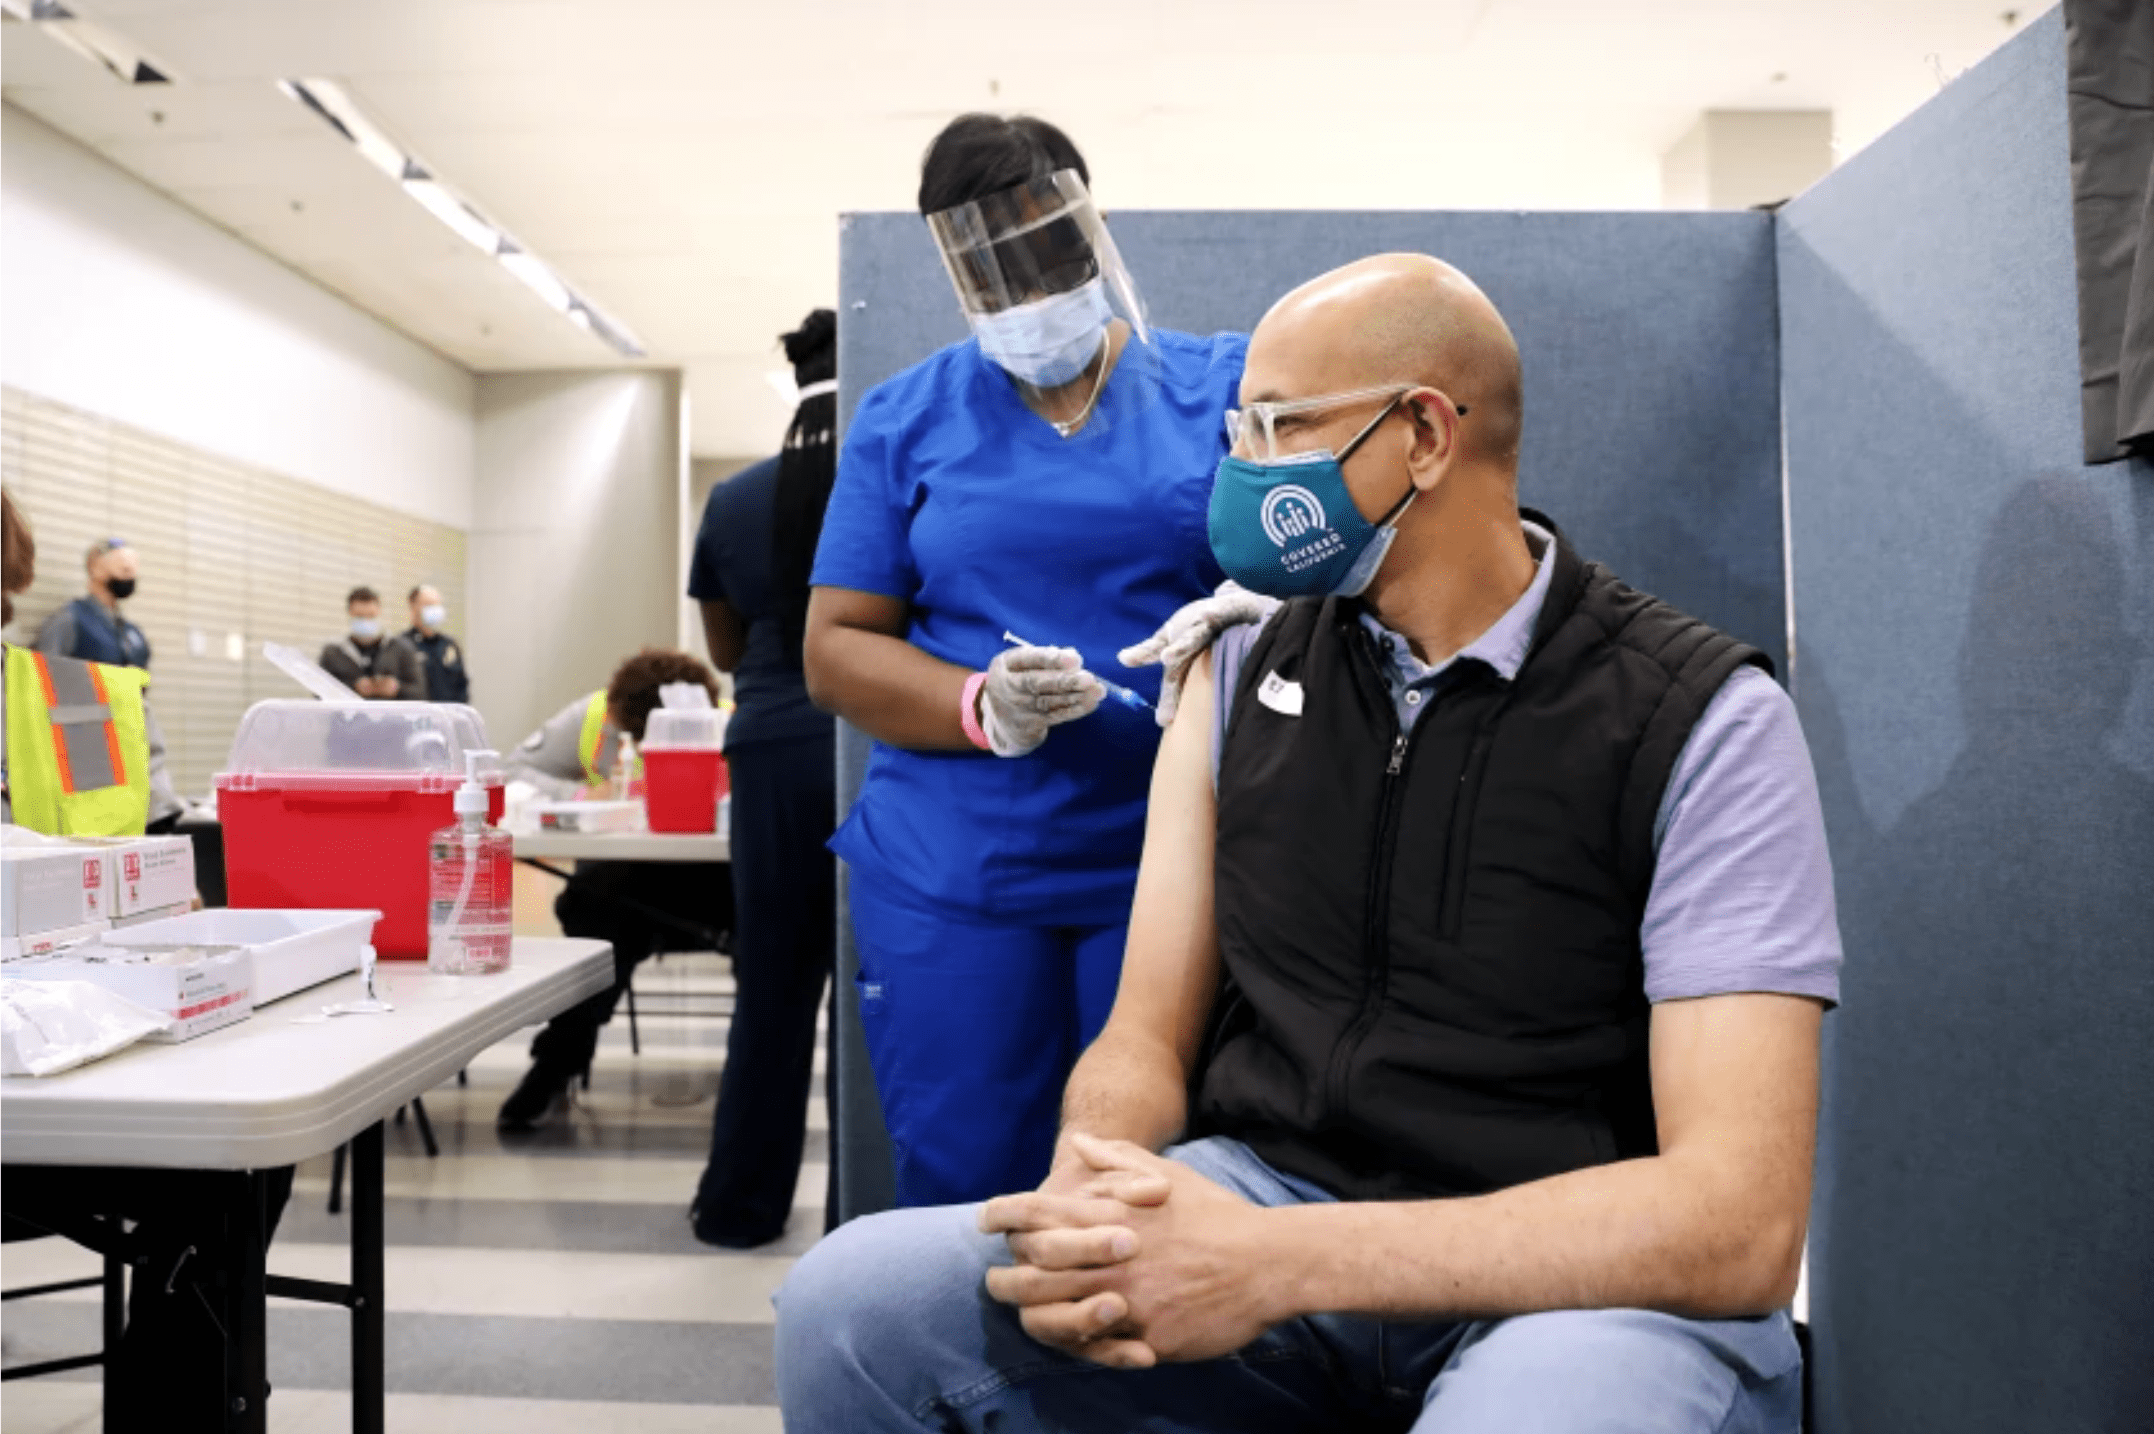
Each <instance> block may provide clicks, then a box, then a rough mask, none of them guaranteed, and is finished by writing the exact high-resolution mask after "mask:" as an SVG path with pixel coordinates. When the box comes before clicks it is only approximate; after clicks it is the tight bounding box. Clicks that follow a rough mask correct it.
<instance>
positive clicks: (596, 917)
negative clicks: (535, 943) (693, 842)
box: [531, 861, 733, 1079]
mask: <svg viewBox="0 0 2154 1434" xmlns="http://www.w3.org/2000/svg"><path fill="white" fill-rule="evenodd" d="M553 913H554V916H555V917H556V918H558V919H559V920H560V922H561V930H562V932H563V934H565V935H569V936H587V937H592V938H594V939H596V940H600V941H610V942H612V943H613V971H614V979H613V985H612V986H611V987H610V988H609V989H607V990H604V991H601V992H599V993H598V994H597V995H596V996H592V997H590V998H589V999H588V1000H585V1001H583V1002H581V1003H580V1004H578V1005H574V1006H571V1007H569V1008H568V1009H567V1010H566V1011H563V1012H562V1013H561V1014H560V1015H558V1016H555V1017H554V1018H553V1019H552V1020H551V1021H549V1022H547V1024H546V1029H544V1030H543V1031H540V1032H539V1033H538V1036H537V1037H536V1038H535V1039H534V1040H533V1041H532V1042H531V1059H532V1061H533V1062H534V1063H536V1064H538V1065H540V1066H543V1067H545V1068H546V1069H548V1070H549V1071H551V1072H553V1073H554V1074H555V1075H557V1076H560V1077H562V1078H564V1079H565V1078H566V1077H568V1076H572V1075H576V1074H578V1073H580V1072H582V1071H583V1070H584V1069H586V1068H587V1067H588V1066H589V1065H590V1064H591V1056H592V1054H593V1053H594V1052H596V1051H597V1050H598V1030H599V1027H601V1026H603V1025H605V1024H606V1022H608V1021H610V1020H612V1019H613V1008H614V1006H615V1005H616V1004H618V1003H619V1001H620V999H621V993H622V992H623V991H626V990H627V989H628V978H629V976H630V975H631V974H632V973H633V972H634V971H635V969H636V964H637V963H638V962H640V961H641V960H643V958H644V957H646V956H648V955H650V954H651V953H652V952H653V951H656V950H658V949H659V948H660V946H661V944H663V946H664V947H665V948H666V949H668V950H674V951H692V950H700V949H707V948H708V947H709V946H710V945H711V944H712V943H713V942H722V941H723V940H724V938H725V933H726V932H727V930H728V929H730V928H731V926H732V924H733V889H732V887H731V886H730V885H729V884H728V882H727V880H726V872H725V867H724V865H723V864H722V863H720V862H711V861H697V862H663V861H584V862H578V863H577V864H576V874H575V875H574V876H572V877H570V878H569V881H568V885H567V886H565V887H563V888H562V890H561V894H560V895H559V896H557V897H555V898H554V903H553Z"/></svg>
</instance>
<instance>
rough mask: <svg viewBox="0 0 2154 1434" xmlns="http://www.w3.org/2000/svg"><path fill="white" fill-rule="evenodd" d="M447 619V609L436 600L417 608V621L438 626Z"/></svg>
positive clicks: (429, 625)
mask: <svg viewBox="0 0 2154 1434" xmlns="http://www.w3.org/2000/svg"><path fill="white" fill-rule="evenodd" d="M448 620H449V610H448V609H447V608H445V607H443V606H442V605H441V604H440V603H438V602H430V603H428V604H427V605H426V606H425V607H422V608H420V609H419V621H421V622H423V623H425V624H426V625H427V626H428V627H439V626H441V625H442V624H443V623H445V622H447V621H448Z"/></svg>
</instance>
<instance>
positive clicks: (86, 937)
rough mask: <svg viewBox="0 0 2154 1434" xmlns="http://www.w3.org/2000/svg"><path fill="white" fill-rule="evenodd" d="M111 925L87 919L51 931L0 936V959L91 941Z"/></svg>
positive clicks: (26, 955)
mask: <svg viewBox="0 0 2154 1434" xmlns="http://www.w3.org/2000/svg"><path fill="white" fill-rule="evenodd" d="M111 929H112V927H111V926H110V925H109V924H107V923H106V922H103V921H87V922H84V923H83V924H82V925H80V926H62V927H59V928H57V929H55V930H52V931H39V932H35V933H33V934H31V935H29V936H0V961H20V960H23V959H25V958H26V957H30V956H49V955H51V954H52V953H53V952H55V951H58V950H59V949H60V948H61V947H63V946H78V945H80V944H81V943H83V942H85V941H93V940H95V939H96V938H98V937H100V936H103V935H104V934H105V933H107V932H108V931H110V930H111Z"/></svg>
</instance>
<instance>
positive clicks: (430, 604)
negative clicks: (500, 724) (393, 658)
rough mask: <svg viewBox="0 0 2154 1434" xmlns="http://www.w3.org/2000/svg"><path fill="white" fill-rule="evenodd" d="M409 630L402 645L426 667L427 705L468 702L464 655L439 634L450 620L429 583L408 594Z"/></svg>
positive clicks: (454, 642) (452, 641)
mask: <svg viewBox="0 0 2154 1434" xmlns="http://www.w3.org/2000/svg"><path fill="white" fill-rule="evenodd" d="M409 601H410V603H411V627H410V628H409V629H407V630H406V631H405V633H404V641H406V642H408V643H410V644H411V645H412V646H413V647H414V648H416V649H418V653H419V656H420V658H421V659H422V660H423V661H424V662H425V663H426V699H427V701H429V702H469V701H470V700H471V674H470V673H468V672H466V671H465V670H464V651H463V647H462V645H461V644H459V643H458V642H457V640H456V639H455V638H453V637H451V636H449V635H448V634H447V633H445V632H443V631H442V630H441V625H442V624H443V623H445V622H447V621H448V620H449V609H448V607H447V605H446V604H444V603H443V602H442V600H441V589H439V588H437V587H435V586H433V585H432V584H431V583H421V584H419V586H417V587H415V588H413V589H412V590H411V596H410V599H409Z"/></svg>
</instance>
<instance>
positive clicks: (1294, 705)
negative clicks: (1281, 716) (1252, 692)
mask: <svg viewBox="0 0 2154 1434" xmlns="http://www.w3.org/2000/svg"><path fill="white" fill-rule="evenodd" d="M1257 701H1259V702H1261V703H1263V704H1264V705H1265V706H1266V707H1269V708H1270V709H1271V710H1272V711H1274V712H1283V713H1285V714H1286V715H1287V716H1289V717H1299V716H1300V715H1301V684H1300V683H1299V682H1289V681H1287V680H1286V679H1285V678H1284V677H1281V676H1280V675H1279V674H1278V673H1276V672H1273V673H1268V674H1266V676H1265V678H1264V681H1263V683H1262V685H1260V686H1259V687H1258V688H1257Z"/></svg>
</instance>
